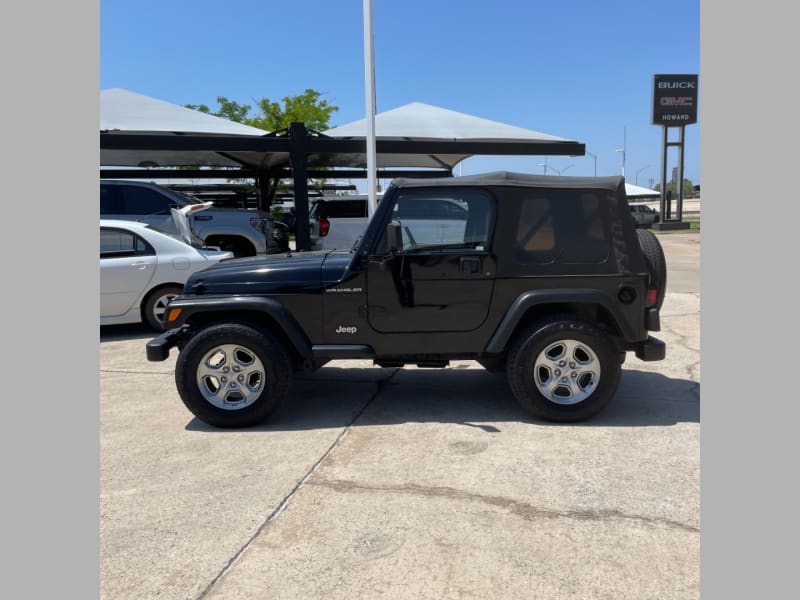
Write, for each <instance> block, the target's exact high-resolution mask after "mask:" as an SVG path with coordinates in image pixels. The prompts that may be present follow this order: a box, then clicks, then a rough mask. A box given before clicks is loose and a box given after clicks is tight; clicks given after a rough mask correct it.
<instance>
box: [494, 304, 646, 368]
mask: <svg viewBox="0 0 800 600" xmlns="http://www.w3.org/2000/svg"><path fill="white" fill-rule="evenodd" d="M563 303H570V304H574V303H579V304H596V305H600V306H602V307H603V308H605V309H606V310H607V311H608V313H609V314H610V315H611V317H612V318H613V319H614V321H615V323H616V325H617V327H618V328H619V330H620V331H621V332H622V335H623V337H625V338H626V339H632V338H633V337H634V333H633V331H632V330H631V328H630V326H629V325H628V324H627V321H626V320H625V318H624V316H623V315H622V314H621V312H620V310H619V308H618V307H617V306H616V304H615V302H614V301H613V300H612V298H610V297H609V296H608V295H607V294H604V293H603V292H600V291H597V290H593V289H581V288H574V289H560V290H545V291H531V292H525V293H523V294H520V295H519V297H517V299H516V300H515V301H514V302H513V304H512V305H511V306H510V307H509V309H508V311H507V312H506V315H505V317H503V320H502V321H501V322H500V325H498V327H497V329H496V330H495V332H494V334H493V335H492V338H491V339H490V340H489V343H488V344H487V346H486V349H485V352H486V353H487V354H495V353H499V352H503V351H504V350H505V349H506V346H507V344H508V342H509V340H511V337H512V336H513V335H514V332H515V331H516V329H517V325H519V322H520V321H521V320H522V318H523V317H524V316H525V313H527V312H528V310H530V309H531V308H533V307H535V306H542V305H546V304H563Z"/></svg>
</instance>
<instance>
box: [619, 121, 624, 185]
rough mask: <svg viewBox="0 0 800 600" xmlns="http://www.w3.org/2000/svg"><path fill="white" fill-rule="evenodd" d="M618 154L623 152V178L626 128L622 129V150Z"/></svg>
mask: <svg viewBox="0 0 800 600" xmlns="http://www.w3.org/2000/svg"><path fill="white" fill-rule="evenodd" d="M617 152H622V176H623V177H625V127H623V128H622V148H620V149H619V150H617Z"/></svg>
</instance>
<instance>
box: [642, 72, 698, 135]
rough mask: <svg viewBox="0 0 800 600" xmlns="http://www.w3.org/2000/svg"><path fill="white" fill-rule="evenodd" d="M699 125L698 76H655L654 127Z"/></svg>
mask: <svg viewBox="0 0 800 600" xmlns="http://www.w3.org/2000/svg"><path fill="white" fill-rule="evenodd" d="M692 123H697V75H654V76H653V125H667V126H670V127H677V126H680V125H691V124H692Z"/></svg>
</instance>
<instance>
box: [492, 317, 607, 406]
mask: <svg viewBox="0 0 800 600" xmlns="http://www.w3.org/2000/svg"><path fill="white" fill-rule="evenodd" d="M559 349H560V350H563V352H561V353H559V352H558V351H559ZM548 354H549V355H548ZM562 361H563V363H562ZM621 372H622V361H621V356H620V353H619V352H617V351H616V349H615V348H614V345H613V344H612V343H611V341H610V340H609V338H608V336H607V335H606V334H605V333H603V332H602V331H601V330H600V329H598V328H597V327H595V326H594V325H592V324H591V323H589V322H587V321H581V320H578V319H575V318H574V317H572V316H569V315H561V316H555V317H551V318H548V319H543V320H542V321H539V322H538V323H536V324H534V325H533V326H531V327H530V328H529V329H527V330H526V331H525V332H524V333H523V334H522V335H520V336H518V337H517V338H516V339H515V341H514V342H513V343H512V345H511V348H510V350H509V353H508V367H507V371H506V374H507V377H508V383H509V385H510V386H511V391H512V392H513V394H514V397H515V398H516V400H517V402H518V403H519V404H520V406H522V408H524V409H525V410H526V411H528V412H529V413H530V414H532V415H533V416H535V417H538V418H541V419H545V420H547V421H557V422H574V421H582V420H584V419H588V418H589V417H592V416H594V415H596V414H597V413H598V412H600V411H601V410H602V409H603V408H604V407H605V406H606V405H607V404H608V402H609V401H610V400H611V398H612V397H613V396H614V394H615V393H616V391H617V387H618V385H619V380H620V375H621ZM573 373H575V376H574V377H573V376H572V374H573ZM564 377H565V378H566V382H565V383H562V378H564ZM549 382H552V392H548V395H545V394H543V393H542V391H540V387H541V388H542V389H544V388H546V387H547V384H548V383H549ZM566 392H569V395H567V394H566Z"/></svg>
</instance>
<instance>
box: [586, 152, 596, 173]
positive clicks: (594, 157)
mask: <svg viewBox="0 0 800 600" xmlns="http://www.w3.org/2000/svg"><path fill="white" fill-rule="evenodd" d="M586 154H588V155H589V156H591V157H592V158H593V159H594V176H595V177H597V154H592V153H591V152H588V151H587V152H586Z"/></svg>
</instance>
